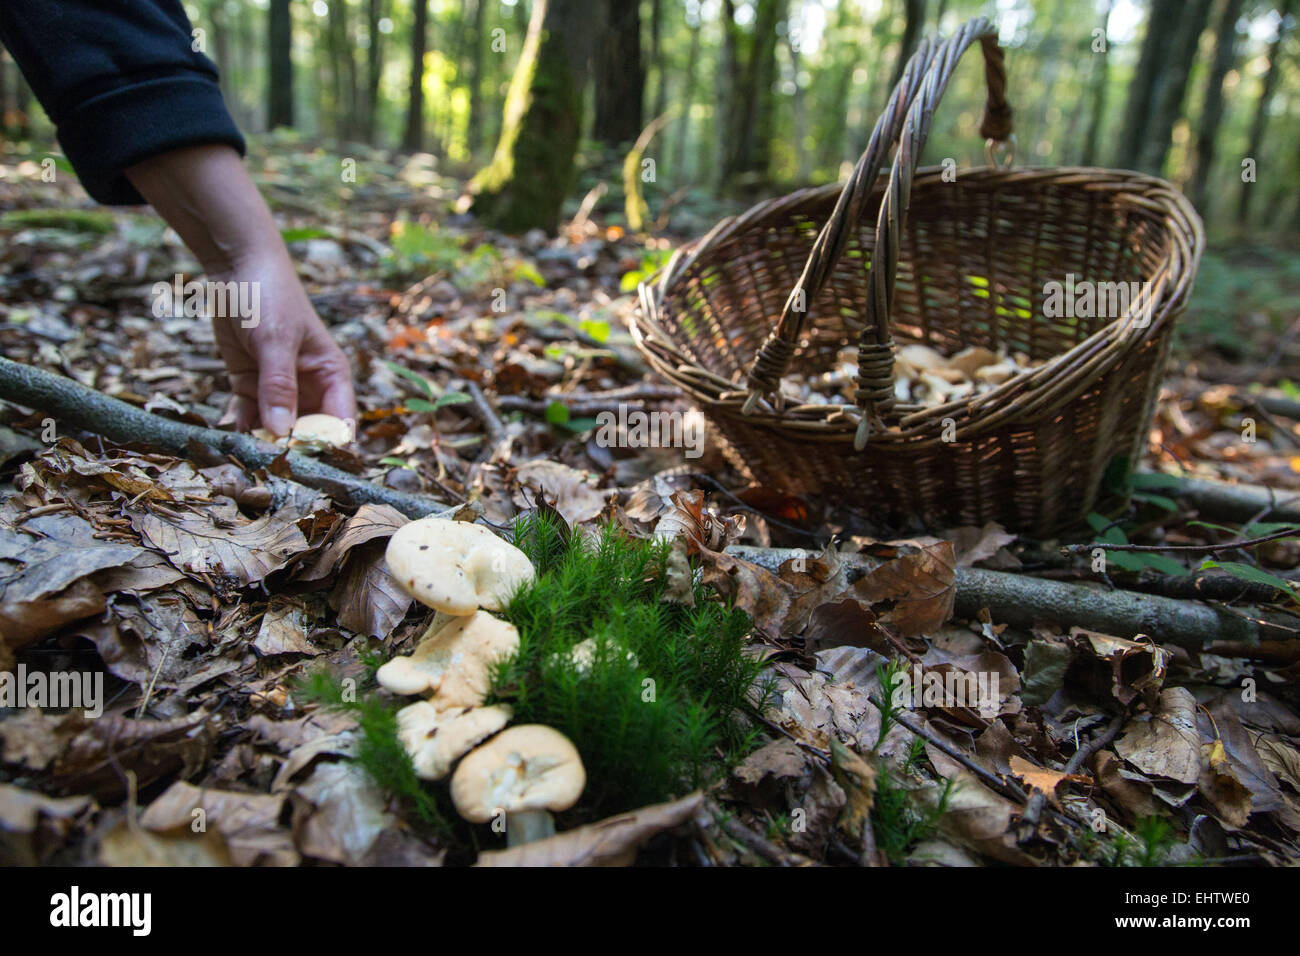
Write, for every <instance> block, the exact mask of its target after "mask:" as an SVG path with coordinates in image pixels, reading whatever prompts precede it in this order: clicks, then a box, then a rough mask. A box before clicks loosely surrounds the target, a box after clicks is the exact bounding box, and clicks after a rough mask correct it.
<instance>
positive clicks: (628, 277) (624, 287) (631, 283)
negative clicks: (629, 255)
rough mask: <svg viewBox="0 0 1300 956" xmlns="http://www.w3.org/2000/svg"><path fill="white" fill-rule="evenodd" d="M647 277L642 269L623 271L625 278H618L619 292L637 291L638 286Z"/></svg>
mask: <svg viewBox="0 0 1300 956" xmlns="http://www.w3.org/2000/svg"><path fill="white" fill-rule="evenodd" d="M644 278H645V273H644V272H642V271H641V270H640V269H633V270H632V271H631V272H625V273H623V278H621V279H619V280H618V291H619V292H635V291H636V287H637V286H639V285H640V284H641V280H642V279H644Z"/></svg>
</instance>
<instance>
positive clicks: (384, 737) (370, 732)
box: [295, 655, 451, 834]
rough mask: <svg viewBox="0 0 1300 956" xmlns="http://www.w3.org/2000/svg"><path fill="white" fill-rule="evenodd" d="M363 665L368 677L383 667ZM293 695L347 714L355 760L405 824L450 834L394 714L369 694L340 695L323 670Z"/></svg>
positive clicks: (375, 661) (370, 661)
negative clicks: (352, 723) (353, 724)
mask: <svg viewBox="0 0 1300 956" xmlns="http://www.w3.org/2000/svg"><path fill="white" fill-rule="evenodd" d="M364 662H365V664H366V667H367V670H368V671H369V672H370V674H371V676H372V677H373V672H374V670H377V669H378V666H379V664H381V663H383V661H382V660H380V659H379V658H378V657H377V656H374V655H371V656H369V657H368V658H366V659H365V661H364ZM295 692H296V693H297V694H298V695H299V696H300V697H302V698H304V699H305V700H308V701H313V702H315V703H317V704H320V705H321V706H322V707H325V708H326V709H329V710H336V711H342V712H345V713H348V714H350V715H352V716H353V717H354V718H355V719H356V721H357V728H358V736H359V738H360V739H359V743H358V745H357V756H356V759H357V762H358V763H359V764H361V767H362V768H363V769H364V770H365V771H366V773H367V774H369V775H370V778H371V779H372V780H374V781H375V784H376V785H377V786H378V787H380V789H382V790H384V791H386V792H387V793H390V794H392V795H393V796H394V797H396V798H397V800H398V802H399V804H400V805H401V807H402V810H403V813H404V816H406V817H407V818H408V819H411V820H413V821H414V822H417V823H419V824H421V825H422V826H423V827H424V828H426V829H427V830H429V831H433V832H438V833H443V834H446V833H448V832H450V829H451V827H450V824H449V823H448V820H447V814H445V813H444V811H443V808H442V807H441V806H439V801H438V797H437V795H436V793H435V791H434V789H433V788H431V787H427V786H425V784H424V783H423V781H421V780H420V778H419V777H417V776H416V775H415V766H414V764H412V763H411V758H410V756H409V755H408V754H407V753H406V749H405V748H404V747H403V746H402V744H401V742H400V741H399V740H398V739H397V711H396V710H395V709H394V708H393V707H392V706H391V705H390V704H388V703H387V702H386V701H385V700H384V699H383V698H381V697H378V696H376V695H373V694H345V693H344V688H343V686H342V685H341V684H340V683H339V681H338V680H336V679H335V678H334V677H333V676H332V675H331V674H329V673H328V672H327V671H324V670H316V671H312V672H311V673H310V674H309V675H308V676H307V677H306V678H305V679H304V680H303V681H302V682H300V683H299V685H298V686H297V687H296V688H295Z"/></svg>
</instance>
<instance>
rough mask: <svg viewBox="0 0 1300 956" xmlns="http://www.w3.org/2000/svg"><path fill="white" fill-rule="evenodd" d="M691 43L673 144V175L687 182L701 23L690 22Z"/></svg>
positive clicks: (680, 180) (678, 179) (682, 181)
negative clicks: (688, 152)
mask: <svg viewBox="0 0 1300 956" xmlns="http://www.w3.org/2000/svg"><path fill="white" fill-rule="evenodd" d="M690 30H691V45H690V49H689V50H688V51H687V54H686V87H685V89H684V90H683V91H682V113H681V119H679V120H678V121H677V141H676V142H675V143H674V144H673V154H674V159H673V168H672V177H673V182H675V183H684V182H686V151H687V147H688V145H689V143H690V138H691V107H692V106H693V105H694V104H695V88H696V82H695V74H696V70H697V69H698V66H699V62H700V23H699V21H698V20H697V21H696V22H695V23H693V24H690Z"/></svg>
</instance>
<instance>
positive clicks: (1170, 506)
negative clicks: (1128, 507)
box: [1133, 493, 1178, 511]
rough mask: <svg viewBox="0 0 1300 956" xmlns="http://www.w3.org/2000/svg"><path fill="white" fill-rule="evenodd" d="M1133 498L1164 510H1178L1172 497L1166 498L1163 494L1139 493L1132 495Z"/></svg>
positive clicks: (1176, 503)
mask: <svg viewBox="0 0 1300 956" xmlns="http://www.w3.org/2000/svg"><path fill="white" fill-rule="evenodd" d="M1133 500H1134V501H1141V502H1143V503H1145V504H1148V505H1154V506H1155V507H1157V508H1162V509H1164V510H1165V511H1177V510H1178V502H1176V501H1174V500H1173V499H1172V498H1166V497H1165V496H1164V495H1146V494H1140V493H1139V494H1134V495H1133Z"/></svg>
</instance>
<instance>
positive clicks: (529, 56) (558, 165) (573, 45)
mask: <svg viewBox="0 0 1300 956" xmlns="http://www.w3.org/2000/svg"><path fill="white" fill-rule="evenodd" d="M591 45H592V37H591V24H590V11H589V9H587V8H586V7H585V4H584V3H583V2H582V0H535V3H534V6H533V15H532V19H531V21H530V22H529V24H528V34H527V38H526V39H525V40H524V48H523V52H522V53H521V54H520V56H519V65H518V66H517V67H516V69H515V75H514V77H513V78H512V79H511V81H510V92H509V93H508V94H507V96H506V106H505V115H504V118H503V120H502V124H501V139H500V142H498V143H497V148H496V153H495V155H494V156H493V159H492V163H491V164H490V165H489V166H487V167H486V168H484V169H483V170H481V171H480V172H479V174H478V175H477V176H475V177H474V180H473V182H471V183H470V192H471V193H472V194H473V195H474V197H475V198H474V204H473V210H474V214H475V215H476V216H477V217H478V218H479V219H480V221H482V222H483V223H484V224H485V225H488V226H491V227H493V228H497V229H502V230H505V231H508V232H526V231H527V230H529V229H534V228H538V229H545V230H546V231H548V232H550V233H554V232H555V231H556V229H557V228H558V226H559V220H560V210H561V208H562V207H563V204H564V200H565V198H566V197H567V196H568V194H569V190H570V189H571V188H572V186H573V179H574V171H575V160H576V157H577V150H578V138H579V136H580V135H581V132H582V91H583V87H584V86H585V84H586V80H587V63H588V60H589V58H590V56H591Z"/></svg>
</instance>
